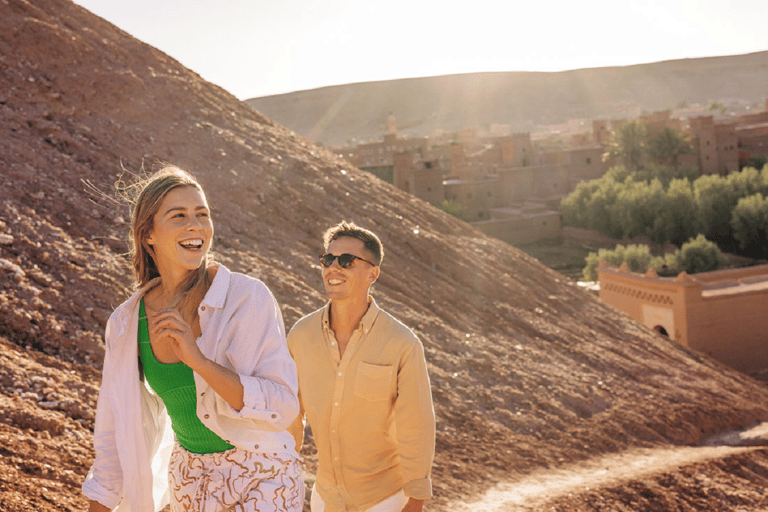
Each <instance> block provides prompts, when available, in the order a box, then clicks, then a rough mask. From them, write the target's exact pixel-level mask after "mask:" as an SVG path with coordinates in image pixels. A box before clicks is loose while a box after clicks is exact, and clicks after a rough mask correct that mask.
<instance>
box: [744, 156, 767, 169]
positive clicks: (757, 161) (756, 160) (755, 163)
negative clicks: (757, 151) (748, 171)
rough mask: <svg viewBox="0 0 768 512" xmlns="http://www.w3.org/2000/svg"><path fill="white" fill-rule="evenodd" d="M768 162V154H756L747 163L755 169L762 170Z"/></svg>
mask: <svg viewBox="0 0 768 512" xmlns="http://www.w3.org/2000/svg"><path fill="white" fill-rule="evenodd" d="M766 164H768V156H766V155H755V156H753V157H751V158H750V159H749V162H748V163H747V165H748V166H749V167H752V168H753V169H757V170H762V169H765V165H766Z"/></svg>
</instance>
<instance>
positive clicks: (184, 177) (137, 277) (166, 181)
mask: <svg viewBox="0 0 768 512" xmlns="http://www.w3.org/2000/svg"><path fill="white" fill-rule="evenodd" d="M134 187H135V190H136V199H135V200H134V201H133V204H132V207H131V227H130V232H129V238H130V240H129V247H130V248H131V250H130V253H129V255H130V257H131V265H132V268H133V277H134V281H135V285H136V287H137V288H141V287H142V286H144V285H146V284H147V283H148V282H150V281H151V280H152V279H154V278H156V277H159V276H160V272H159V271H158V270H157V265H156V263H155V259H154V258H155V255H154V250H153V249H152V246H150V245H149V244H147V237H148V236H149V233H150V232H151V231H152V228H153V227H154V223H155V215H156V214H157V212H158V210H159V209H160V205H161V204H162V202H163V200H164V199H165V196H166V195H168V192H170V191H171V190H173V189H176V188H179V187H193V188H195V189H197V190H199V191H200V193H201V194H204V192H203V189H202V187H201V186H200V183H198V182H197V180H196V179H195V178H194V177H192V175H191V174H189V173H188V172H186V171H184V170H183V169H180V168H178V167H175V166H168V167H164V168H162V169H160V170H159V171H157V172H156V173H155V174H153V175H152V176H150V177H149V178H147V179H145V180H142V181H141V182H139V183H137V184H136V185H134ZM212 262H213V257H212V256H211V255H210V253H209V254H206V255H205V258H204V259H203V261H202V262H201V263H200V266H199V267H198V268H197V269H195V271H193V272H191V273H190V275H189V276H188V277H187V278H186V279H185V280H184V281H182V282H181V283H180V284H179V286H178V287H177V288H176V290H174V293H173V296H172V298H171V301H170V303H169V304H168V307H178V308H179V310H180V311H182V314H184V312H194V311H195V310H196V309H197V306H198V305H199V304H200V301H202V300H203V297H204V296H205V293H206V292H207V291H208V288H209V287H210V285H211V278H210V276H209V274H208V271H207V269H208V267H209V265H210V264H211V263H212ZM185 316H186V315H185Z"/></svg>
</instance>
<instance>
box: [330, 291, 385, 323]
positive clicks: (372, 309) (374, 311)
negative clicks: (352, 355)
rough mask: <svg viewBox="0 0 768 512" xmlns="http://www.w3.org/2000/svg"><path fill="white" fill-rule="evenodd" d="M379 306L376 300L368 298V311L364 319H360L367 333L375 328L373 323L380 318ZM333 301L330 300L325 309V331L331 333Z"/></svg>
mask: <svg viewBox="0 0 768 512" xmlns="http://www.w3.org/2000/svg"><path fill="white" fill-rule="evenodd" d="M379 311H380V309H379V305H378V304H376V299H374V298H373V297H371V296H370V295H369V296H368V311H366V312H365V314H364V315H363V318H361V319H360V326H362V327H363V329H365V330H366V332H367V331H368V330H369V329H370V328H371V327H373V323H374V322H375V321H376V317H378V316H379ZM330 315H331V301H330V300H329V301H328V302H327V303H326V304H325V307H324V308H323V329H324V330H326V331H329V330H330V329H331V316H330Z"/></svg>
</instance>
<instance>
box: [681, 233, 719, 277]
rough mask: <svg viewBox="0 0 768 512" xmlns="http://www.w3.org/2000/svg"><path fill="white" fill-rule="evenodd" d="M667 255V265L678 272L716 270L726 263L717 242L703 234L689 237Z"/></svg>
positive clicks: (691, 272) (692, 272) (690, 272)
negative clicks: (673, 251) (711, 240)
mask: <svg viewBox="0 0 768 512" xmlns="http://www.w3.org/2000/svg"><path fill="white" fill-rule="evenodd" d="M667 256H668V257H667V265H668V266H669V267H672V268H674V269H675V270H677V271H678V272H683V271H685V272H687V273H689V274H696V273H699V272H709V271H711V270H718V269H721V268H723V267H725V266H726V264H727V263H728V260H726V259H725V256H723V253H722V252H720V249H719V248H718V247H717V244H715V243H714V242H710V241H709V240H707V239H706V238H705V237H704V235H698V236H697V237H696V238H691V239H690V240H689V241H688V242H686V243H684V244H683V246H682V247H681V248H680V249H678V250H677V251H675V253H674V254H670V255H667Z"/></svg>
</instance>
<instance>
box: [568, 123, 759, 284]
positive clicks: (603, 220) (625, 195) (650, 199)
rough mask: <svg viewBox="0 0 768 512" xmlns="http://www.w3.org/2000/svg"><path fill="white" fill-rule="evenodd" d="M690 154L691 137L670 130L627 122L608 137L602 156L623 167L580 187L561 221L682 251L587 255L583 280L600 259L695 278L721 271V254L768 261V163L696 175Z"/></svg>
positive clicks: (622, 250)
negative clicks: (683, 160)
mask: <svg viewBox="0 0 768 512" xmlns="http://www.w3.org/2000/svg"><path fill="white" fill-rule="evenodd" d="M691 152H692V148H691V144H690V140H689V139H688V138H687V136H686V135H684V134H681V133H679V132H677V131H675V130H672V129H670V128H667V129H665V130H663V131H660V132H658V133H655V134H649V132H648V129H647V127H646V126H645V125H644V124H643V123H642V122H640V121H630V122H628V123H625V124H623V125H622V126H621V127H619V129H618V130H616V131H615V132H614V133H613V134H612V135H611V138H610V140H609V141H608V143H607V145H606V155H605V156H606V158H613V159H616V160H618V161H619V162H621V164H620V165H616V166H614V167H612V168H611V169H610V170H609V171H608V172H607V173H606V174H605V175H604V176H603V177H601V178H599V179H596V180H591V181H587V182H582V183H579V185H578V186H577V187H576V189H575V190H574V191H573V192H572V193H571V194H570V195H569V196H568V197H566V198H565V199H564V200H563V201H562V203H561V213H562V215H563V223H564V224H566V225H571V226H577V227H582V228H586V229H590V230H594V231H597V232H599V233H601V234H603V235H606V236H609V237H611V238H617V239H623V238H635V237H647V238H648V239H650V241H651V242H654V243H656V244H666V243H672V244H674V245H676V246H677V247H678V248H680V249H678V252H677V253H676V254H678V253H679V254H678V256H677V257H676V256H675V255H668V257H667V258H666V259H664V258H662V259H661V260H659V259H654V258H653V257H652V256H651V254H650V251H649V250H648V249H647V247H646V248H642V247H640V246H628V247H625V246H621V245H619V246H617V247H616V249H614V250H613V251H607V250H603V251H602V253H592V254H590V256H589V257H588V258H587V268H585V269H584V273H585V277H588V276H594V274H595V273H596V266H597V260H598V259H606V260H607V261H609V263H613V264H621V263H622V262H625V261H626V262H627V263H628V264H629V266H630V269H632V270H635V271H645V269H647V268H657V269H660V270H670V271H682V270H685V271H687V272H689V273H692V272H701V271H704V270H713V269H714V268H712V266H714V267H715V268H718V266H720V265H722V264H723V262H724V260H723V259H722V258H721V257H720V256H718V254H719V250H720V249H722V250H724V251H727V252H734V253H738V254H741V255H743V256H747V257H751V258H756V259H765V258H768V243H767V242H768V240H766V238H767V237H768V165H764V164H765V161H764V160H759V161H758V160H755V162H754V164H753V165H755V166H754V167H746V168H744V169H743V170H742V171H740V172H736V173H731V174H729V175H728V176H717V175H705V176H699V174H698V171H697V170H696V169H694V168H691V167H686V166H681V165H680V164H679V161H680V157H681V156H682V155H685V154H689V153H691ZM758 168H760V169H761V170H758ZM683 249H686V250H687V252H688V253H689V256H688V257H687V259H686V258H685V257H683V256H682V251H683ZM716 253H717V254H716ZM616 262H618V263H616ZM633 267H636V268H633Z"/></svg>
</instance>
